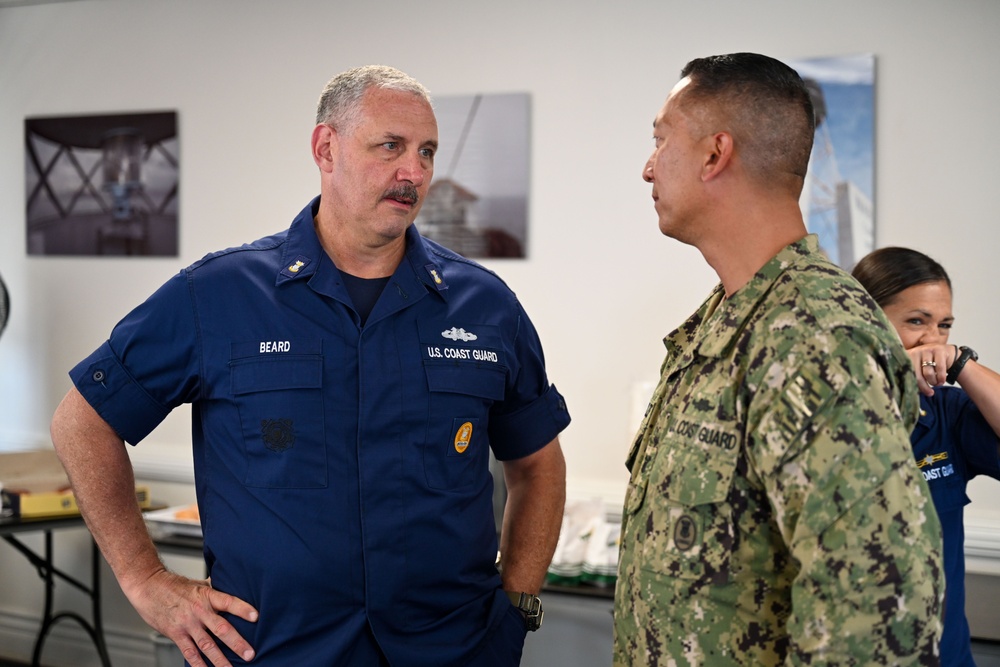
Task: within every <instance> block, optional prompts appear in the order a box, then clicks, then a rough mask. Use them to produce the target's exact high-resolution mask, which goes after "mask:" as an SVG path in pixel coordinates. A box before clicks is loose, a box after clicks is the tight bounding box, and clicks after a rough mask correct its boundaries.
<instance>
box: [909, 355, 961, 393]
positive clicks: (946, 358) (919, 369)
mask: <svg viewBox="0 0 1000 667" xmlns="http://www.w3.org/2000/svg"><path fill="white" fill-rule="evenodd" d="M907 353H908V354H909V355H910V359H911V360H912V361H913V368H914V370H915V371H916V373H917V387H918V388H919V389H920V393H921V394H923V395H924V396H933V395H934V387H940V386H941V385H943V384H944V383H945V379H946V378H947V377H948V369H949V368H950V367H951V365H952V364H953V363H955V359H957V358H958V355H959V352H958V346H956V345H952V344H951V343H933V344H931V345H918V346H917V347H911V348H910V349H909V350H907Z"/></svg>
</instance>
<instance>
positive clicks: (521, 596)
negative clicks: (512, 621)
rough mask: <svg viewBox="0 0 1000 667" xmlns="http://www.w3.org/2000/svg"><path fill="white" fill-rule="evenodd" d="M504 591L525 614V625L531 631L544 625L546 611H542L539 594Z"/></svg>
mask: <svg viewBox="0 0 1000 667" xmlns="http://www.w3.org/2000/svg"><path fill="white" fill-rule="evenodd" d="M504 592H505V593H506V594H507V597H508V598H510V601H511V603H512V604H513V605H514V606H515V607H517V609H518V611H520V612H521V613H522V614H524V627H526V628H527V629H528V631H529V632H534V631H535V630H537V629H538V628H540V627H542V618H543V617H544V616H545V612H544V611H542V601H541V599H540V598H539V597H538V596H537V595H532V594H531V593H515V592H514V591H504Z"/></svg>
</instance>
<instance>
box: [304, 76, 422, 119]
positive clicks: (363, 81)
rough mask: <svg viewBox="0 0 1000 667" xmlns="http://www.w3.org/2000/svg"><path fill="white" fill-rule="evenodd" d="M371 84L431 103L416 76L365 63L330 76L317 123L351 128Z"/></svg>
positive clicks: (320, 102)
mask: <svg viewBox="0 0 1000 667" xmlns="http://www.w3.org/2000/svg"><path fill="white" fill-rule="evenodd" d="M372 87H378V88H383V89H385V90H396V91H399V92H404V93H412V94H414V95H417V96H419V97H421V98H423V99H424V100H426V102H427V104H431V95H430V93H429V92H428V91H427V89H426V88H424V86H423V84H421V83H420V82H419V81H417V80H416V79H414V78H413V77H411V76H409V75H407V74H405V73H403V72H400V71H399V70H398V69H396V68H394V67H386V66H385V65H365V66H364V67H355V68H354V69H349V70H347V71H346V72H342V73H340V74H338V75H337V76H335V77H333V78H332V79H330V81H329V82H328V83H327V84H326V87H324V88H323V93H322V94H321V95H320V97H319V104H318V105H317V107H316V124H317V125H319V124H321V123H325V124H327V125H332V126H333V127H334V128H335V129H336V130H338V131H340V132H344V131H348V130H350V129H351V128H353V127H354V125H355V124H356V123H357V121H358V116H359V114H360V111H361V99H362V98H363V97H364V95H365V93H366V92H368V89H369V88H372Z"/></svg>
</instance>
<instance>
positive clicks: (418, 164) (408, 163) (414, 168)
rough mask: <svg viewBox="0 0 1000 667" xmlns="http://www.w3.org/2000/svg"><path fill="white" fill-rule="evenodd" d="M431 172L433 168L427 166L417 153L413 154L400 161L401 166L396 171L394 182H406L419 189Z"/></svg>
mask: <svg viewBox="0 0 1000 667" xmlns="http://www.w3.org/2000/svg"><path fill="white" fill-rule="evenodd" d="M433 171H434V167H433V166H432V165H431V166H429V165H428V164H427V163H426V160H424V158H423V157H421V156H420V155H419V154H417V153H413V154H411V155H408V156H406V158H405V159H404V160H402V164H400V165H399V169H398V170H397V171H396V180H397V181H408V182H410V183H413V185H415V186H417V187H420V186H421V185H423V183H424V180H426V179H428V178H429V177H430V174H432V173H433Z"/></svg>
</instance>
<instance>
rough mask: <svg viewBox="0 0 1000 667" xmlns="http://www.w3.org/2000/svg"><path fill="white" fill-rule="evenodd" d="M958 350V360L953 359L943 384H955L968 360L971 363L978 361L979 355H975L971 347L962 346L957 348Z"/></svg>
mask: <svg viewBox="0 0 1000 667" xmlns="http://www.w3.org/2000/svg"><path fill="white" fill-rule="evenodd" d="M958 350H959V352H960V354H959V355H958V358H957V359H955V361H954V362H953V363H952V364H951V366H949V367H948V377H946V378H945V382H947V383H948V384H955V381H956V380H958V376H959V374H960V373H961V372H962V369H963V368H965V364H966V363H968V361H969V360H970V359H971V360H972V361H978V360H979V355H978V354H976V351H975V350H973V349H972V348H971V347H966V346H965V345H962V346H961V347H959V348H958Z"/></svg>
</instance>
